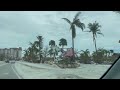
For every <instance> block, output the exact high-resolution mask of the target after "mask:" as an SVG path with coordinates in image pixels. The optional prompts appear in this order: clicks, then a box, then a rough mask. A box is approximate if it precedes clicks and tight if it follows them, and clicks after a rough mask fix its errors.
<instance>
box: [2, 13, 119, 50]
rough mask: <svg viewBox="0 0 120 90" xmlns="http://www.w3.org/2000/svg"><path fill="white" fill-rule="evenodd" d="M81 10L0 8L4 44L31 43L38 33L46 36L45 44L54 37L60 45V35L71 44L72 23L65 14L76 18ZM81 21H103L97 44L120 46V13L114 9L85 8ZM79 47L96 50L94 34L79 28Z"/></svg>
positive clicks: (115, 47)
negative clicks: (68, 21) (13, 9)
mask: <svg viewBox="0 0 120 90" xmlns="http://www.w3.org/2000/svg"><path fill="white" fill-rule="evenodd" d="M76 12H77V11H0V48H10V47H22V48H23V49H25V48H27V47H29V45H28V43H29V41H31V42H33V41H34V40H37V39H36V36H37V35H42V36H43V38H44V46H47V45H48V42H49V41H50V40H52V39H53V40H55V41H56V44H57V45H58V42H59V39H60V38H65V39H67V41H68V46H67V47H71V31H70V30H69V24H68V23H67V22H65V21H64V20H62V19H61V18H63V17H66V18H69V19H70V20H72V18H73V17H74V15H75V14H76ZM80 20H81V22H83V23H85V25H86V29H85V30H88V28H87V25H88V23H93V22H94V21H97V22H99V24H100V25H102V28H101V32H102V33H103V34H104V37H102V36H98V38H97V47H103V48H106V49H114V50H115V51H119V50H120V44H119V43H118V40H119V39H120V15H118V14H116V13H114V12H112V11H82V14H81V15H80ZM76 32H77V36H76V38H75V48H76V49H78V50H85V49H89V50H90V51H93V50H94V45H93V42H92V34H91V33H85V32H82V31H81V29H79V28H77V30H76Z"/></svg>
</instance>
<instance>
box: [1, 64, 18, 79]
mask: <svg viewBox="0 0 120 90" xmlns="http://www.w3.org/2000/svg"><path fill="white" fill-rule="evenodd" d="M0 79H20V78H19V76H18V75H17V73H16V71H15V68H14V64H11V63H8V64H5V65H2V66H1V65H0Z"/></svg>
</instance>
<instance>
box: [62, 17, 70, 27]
mask: <svg viewBox="0 0 120 90" xmlns="http://www.w3.org/2000/svg"><path fill="white" fill-rule="evenodd" d="M62 19H64V20H65V21H67V22H68V23H69V24H70V25H71V24H72V23H71V21H70V20H69V19H67V18H62Z"/></svg>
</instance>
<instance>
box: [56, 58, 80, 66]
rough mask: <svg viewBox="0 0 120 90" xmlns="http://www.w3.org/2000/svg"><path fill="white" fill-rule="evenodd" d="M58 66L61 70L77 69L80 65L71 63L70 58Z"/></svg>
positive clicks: (60, 62)
mask: <svg viewBox="0 0 120 90" xmlns="http://www.w3.org/2000/svg"><path fill="white" fill-rule="evenodd" d="M56 65H57V66H59V67H60V68H77V67H79V66H80V64H79V63H77V62H73V61H71V59H70V58H64V59H63V60H60V61H58V63H56Z"/></svg>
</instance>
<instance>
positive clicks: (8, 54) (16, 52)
mask: <svg viewBox="0 0 120 90" xmlns="http://www.w3.org/2000/svg"><path fill="white" fill-rule="evenodd" d="M0 55H4V57H5V58H6V59H9V60H20V59H21V58H22V48H21V47H19V48H9V49H8V48H4V49H0Z"/></svg>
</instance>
